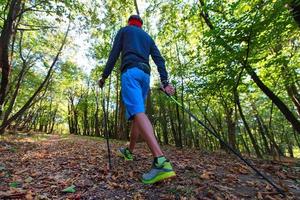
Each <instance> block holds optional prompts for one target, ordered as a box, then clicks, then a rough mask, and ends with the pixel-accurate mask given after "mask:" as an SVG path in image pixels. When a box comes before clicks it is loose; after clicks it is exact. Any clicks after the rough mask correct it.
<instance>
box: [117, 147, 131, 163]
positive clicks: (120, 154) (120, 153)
mask: <svg viewBox="0 0 300 200" xmlns="http://www.w3.org/2000/svg"><path fill="white" fill-rule="evenodd" d="M117 154H118V155H119V156H120V157H123V158H124V159H125V160H126V161H133V159H128V158H126V156H125V155H124V154H123V153H122V152H121V151H120V150H118V153H117Z"/></svg>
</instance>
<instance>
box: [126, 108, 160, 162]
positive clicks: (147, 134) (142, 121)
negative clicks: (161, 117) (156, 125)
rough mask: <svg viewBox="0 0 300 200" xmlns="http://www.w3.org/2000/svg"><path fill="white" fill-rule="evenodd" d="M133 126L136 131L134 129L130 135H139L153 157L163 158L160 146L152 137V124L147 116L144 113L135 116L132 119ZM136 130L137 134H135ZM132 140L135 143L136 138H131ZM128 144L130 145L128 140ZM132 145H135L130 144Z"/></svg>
mask: <svg viewBox="0 0 300 200" xmlns="http://www.w3.org/2000/svg"><path fill="white" fill-rule="evenodd" d="M133 124H134V128H136V129H134V132H132V133H131V134H133V135H134V136H136V135H138V134H139V133H140V134H141V135H142V137H143V139H144V140H145V141H146V143H147V144H148V146H149V148H150V150H151V152H152V155H153V157H159V156H163V153H162V151H161V149H160V146H159V144H158V142H157V140H156V138H155V136H154V132H153V127H152V124H151V122H150V120H149V119H148V117H147V115H146V114H145V113H138V114H136V115H135V116H134V118H133ZM136 130H137V132H135V131H136ZM134 139H135V142H136V139H137V138H133V140H134ZM133 142H134V141H133ZM130 144H131V139H130ZM132 145H135V143H132ZM130 150H131V149H130Z"/></svg>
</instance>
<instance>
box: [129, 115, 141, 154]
mask: <svg viewBox="0 0 300 200" xmlns="http://www.w3.org/2000/svg"><path fill="white" fill-rule="evenodd" d="M139 135H140V130H139V128H138V126H137V125H136V122H135V121H134V120H132V124H131V133H130V144H129V150H130V151H131V152H133V150H134V147H135V144H136V141H137V139H138V137H139Z"/></svg>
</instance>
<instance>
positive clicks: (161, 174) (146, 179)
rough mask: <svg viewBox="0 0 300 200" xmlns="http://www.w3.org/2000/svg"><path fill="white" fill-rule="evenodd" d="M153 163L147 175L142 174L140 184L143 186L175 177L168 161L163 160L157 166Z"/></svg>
mask: <svg viewBox="0 0 300 200" xmlns="http://www.w3.org/2000/svg"><path fill="white" fill-rule="evenodd" d="M157 165H158V164H156V163H155V162H153V164H152V168H151V170H150V171H149V172H148V173H145V174H143V176H142V182H143V183H145V184H153V183H156V182H159V181H162V180H165V179H168V178H171V177H174V176H176V173H175V171H174V170H173V167H172V165H171V163H170V161H169V160H165V161H164V162H163V163H162V164H161V165H159V166H157Z"/></svg>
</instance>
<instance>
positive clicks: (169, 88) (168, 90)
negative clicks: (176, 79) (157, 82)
mask: <svg viewBox="0 0 300 200" xmlns="http://www.w3.org/2000/svg"><path fill="white" fill-rule="evenodd" d="M161 89H162V91H164V92H165V93H167V94H168V95H170V96H172V95H173V94H174V93H175V88H174V87H173V86H172V85H171V84H168V85H167V86H165V87H162V88H161Z"/></svg>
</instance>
